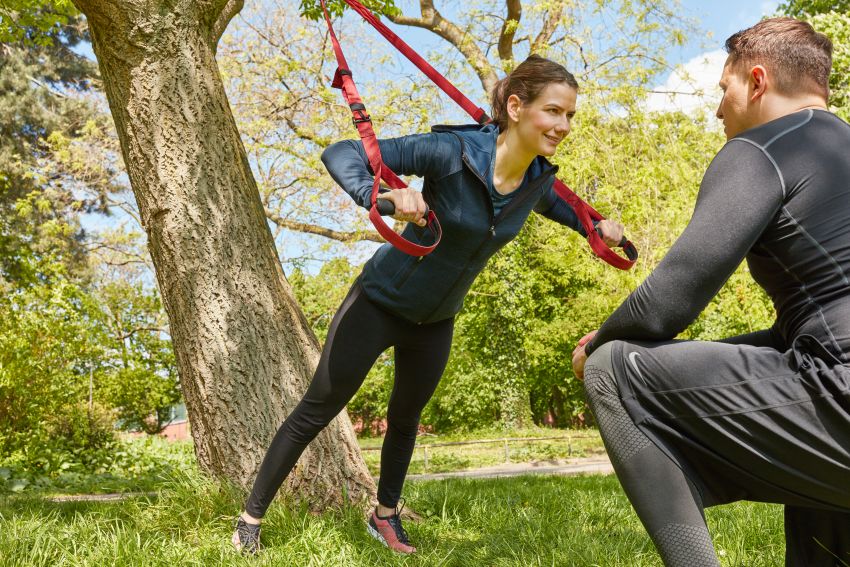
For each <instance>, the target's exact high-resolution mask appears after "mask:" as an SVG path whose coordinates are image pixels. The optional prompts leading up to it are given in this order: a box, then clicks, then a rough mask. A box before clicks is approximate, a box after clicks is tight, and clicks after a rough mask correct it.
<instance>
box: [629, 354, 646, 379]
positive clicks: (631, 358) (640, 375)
mask: <svg viewBox="0 0 850 567" xmlns="http://www.w3.org/2000/svg"><path fill="white" fill-rule="evenodd" d="M639 356H640V353H639V352H630V353H629V362H631V363H632V366H633V367H634V369H635V372H637V375H638V378H640V380H641V382H643V384H644V386H649V384H647V383H646V379H644V377H643V373H641V371H640V368H638V365H637V357H639Z"/></svg>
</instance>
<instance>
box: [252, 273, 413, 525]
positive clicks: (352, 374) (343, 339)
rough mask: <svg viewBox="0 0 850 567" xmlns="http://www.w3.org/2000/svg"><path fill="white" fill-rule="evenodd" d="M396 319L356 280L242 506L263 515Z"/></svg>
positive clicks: (383, 345)
mask: <svg viewBox="0 0 850 567" xmlns="http://www.w3.org/2000/svg"><path fill="white" fill-rule="evenodd" d="M395 326H397V320H396V319H395V318H393V317H392V316H391V315H389V314H387V313H385V312H383V311H381V310H380V309H378V308H377V307H375V306H374V305H373V304H372V303H371V302H370V301H369V300H368V299H366V297H365V295H363V293H362V291H361V288H360V285H359V284H357V283H355V284H354V287H352V289H351V291H350V292H349V294H348V296H347V297H346V299H345V301H343V304H342V306H341V307H340V309H339V311H338V312H337V314H336V316H335V317H334V320H333V322H332V323H331V327H330V329H329V331H328V337H327V340H326V341H325V346H324V349H323V350H322V356H321V359H320V360H319V365H318V367H317V368H316V372H315V374H314V376H313V380H312V382H311V383H310V387H309V388H308V389H307V392H306V393H305V394H304V397H303V398H302V399H301V401H300V402H299V404H298V405H297V406H296V408H295V409H294V410H293V411H292V413H291V414H290V415H289V416H288V417H287V418H286V420H285V421H284V422H283V424H282V425H281V426H280V429H278V432H277V434H276V435H275V436H274V439H273V440H272V443H271V446H270V447H269V449H268V451H267V452H266V456H265V458H264V459H263V464H262V465H261V466H260V470H259V472H258V474H257V478H256V480H255V481H254V487H253V489H252V491H251V495H250V496H249V498H248V501H247V503H246V504H245V511H246V512H247V513H248V514H249V515H250V516H252V517H254V518H262V517H263V516H264V515H265V513H266V510H267V509H268V507H269V505H270V504H271V502H272V500H273V499H274V496H275V494H276V493H277V491H278V489H279V488H280V485H281V484H283V481H284V479H285V478H286V477H287V475H288V474H289V472H290V471H291V470H292V468H293V467H294V466H295V463H296V462H297V461H298V458H299V457H300V456H301V453H302V452H303V451H304V449H305V448H306V447H307V445H308V444H309V443H310V441H312V440H313V439H314V438H315V437H316V435H318V434H319V432H320V431H321V430H322V429H324V428H325V427H326V426H327V425H328V423H330V421H331V420H332V419H333V418H334V417H336V416H337V414H339V412H340V411H342V409H343V408H344V407H345V404H346V403H348V401H349V400H350V399H351V398H352V397H353V396H354V394H355V393H356V392H357V389H358V388H359V387H360V385H361V384H362V383H363V380H364V379H365V378H366V374H367V373H368V372H369V369H370V368H371V367H372V365H373V364H374V363H375V360H376V359H377V358H378V356H379V355H380V354H381V353H382V352H383V351H384V350H386V349H387V348H388V347H389V346H390V344H391V342H390V341H391V337H392V336H393V335H394V334H395V331H394V327H395Z"/></svg>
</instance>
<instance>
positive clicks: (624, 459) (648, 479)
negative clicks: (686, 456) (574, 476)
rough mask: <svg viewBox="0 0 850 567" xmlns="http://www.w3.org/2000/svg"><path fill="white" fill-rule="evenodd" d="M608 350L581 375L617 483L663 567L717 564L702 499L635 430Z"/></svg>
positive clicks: (596, 356)
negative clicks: (621, 395)
mask: <svg viewBox="0 0 850 567" xmlns="http://www.w3.org/2000/svg"><path fill="white" fill-rule="evenodd" d="M611 345H612V343H607V344H605V345H603V346H601V347H599V349H598V350H597V351H596V352H594V353H593V355H591V357H590V359H589V360H588V361H587V365H586V367H585V371H584V377H585V378H584V380H585V389H586V391H587V398H588V401H589V403H590V408H591V409H592V410H593V414H594V415H595V416H596V421H597V422H598V424H599V430H600V432H601V433H602V438H603V440H604V441H605V448H606V449H607V451H608V455H609V457H610V458H611V463H612V464H613V465H614V470H615V471H616V473H617V478H619V480H620V484H622V486H623V490H624V491H625V492H626V495H627V496H628V497H629V500H630V501H631V503H632V506H634V509H635V511H636V512H637V514H638V517H640V520H641V522H643V525H644V526H645V527H646V531H647V532H648V533H649V535H650V537H651V538H652V541H653V542H654V543H655V547H656V548H657V549H658V552H659V554H660V555H661V558H662V560H663V561H664V565H666V566H667V567H716V566H719V565H720V563H719V562H718V561H717V555H716V554H715V551H714V545H713V544H712V542H711V536H710V535H709V533H708V527H707V526H706V523H705V517H704V516H703V506H702V501H701V498H700V495H699V493H698V491H697V490H696V488H695V487H694V485H693V484H692V483H691V482H690V481H689V480H688V479H687V477H686V476H685V475H684V473H683V472H682V470H681V469H680V468H679V467H678V466H677V465H676V464H675V463H674V462H673V461H672V460H671V459H670V458H669V457H668V456H667V455H666V454H665V453H664V452H663V451H661V450H660V449H659V448H658V447H656V445H655V444H654V443H653V442H652V441H651V440H650V439H649V438H648V437H646V435H644V434H643V433H642V432H641V431H640V430H639V429H638V428H637V426H635V424H634V422H633V421H632V418H631V417H630V416H629V414H628V413H627V412H626V409H625V408H624V407H623V404H622V401H621V399H620V393H619V391H618V390H617V382H616V380H615V379H614V370H613V366H612V363H611Z"/></svg>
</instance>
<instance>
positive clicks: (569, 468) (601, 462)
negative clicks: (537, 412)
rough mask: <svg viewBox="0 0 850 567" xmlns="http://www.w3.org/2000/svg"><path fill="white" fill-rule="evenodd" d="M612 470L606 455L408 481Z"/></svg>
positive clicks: (414, 476) (429, 475)
mask: <svg viewBox="0 0 850 567" xmlns="http://www.w3.org/2000/svg"><path fill="white" fill-rule="evenodd" d="M613 472H614V468H613V467H612V466H611V461H610V460H608V457H607V456H606V455H596V456H593V457H581V458H574V459H567V460H564V461H556V462H552V461H536V462H531V463H504V464H500V465H495V466H492V467H483V468H480V469H468V470H463V471H453V472H444V473H424V474H409V475H407V479H408V480H441V479H446V478H500V477H509V476H520V475H524V474H549V475H561V476H575V475H580V474H611V473H613Z"/></svg>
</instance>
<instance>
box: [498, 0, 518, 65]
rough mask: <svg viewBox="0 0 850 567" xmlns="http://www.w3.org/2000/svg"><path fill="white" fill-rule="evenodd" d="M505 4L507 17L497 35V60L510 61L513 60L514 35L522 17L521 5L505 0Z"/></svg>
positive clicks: (514, 0)
mask: <svg viewBox="0 0 850 567" xmlns="http://www.w3.org/2000/svg"><path fill="white" fill-rule="evenodd" d="M505 4H506V5H507V7H508V15H507V17H506V18H505V23H504V24H503V25H502V31H501V33H500V34H499V59H501V60H502V61H511V60H513V58H514V35H516V30H517V28H518V27H519V19H520V18H521V17H522V3H521V2H520V0H507V1H506V2H505Z"/></svg>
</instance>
